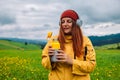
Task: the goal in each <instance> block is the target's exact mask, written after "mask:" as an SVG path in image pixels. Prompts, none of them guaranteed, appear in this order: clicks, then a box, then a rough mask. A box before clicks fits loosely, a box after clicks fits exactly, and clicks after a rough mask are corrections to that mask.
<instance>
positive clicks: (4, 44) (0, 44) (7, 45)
mask: <svg viewBox="0 0 120 80" xmlns="http://www.w3.org/2000/svg"><path fill="white" fill-rule="evenodd" d="M2 49H17V50H36V49H40V46H38V45H34V44H28V43H21V42H14V41H9V40H0V50H2Z"/></svg>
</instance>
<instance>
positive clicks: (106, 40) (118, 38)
mask: <svg viewBox="0 0 120 80" xmlns="http://www.w3.org/2000/svg"><path fill="white" fill-rule="evenodd" d="M89 38H90V40H91V41H92V43H93V45H94V46H101V45H106V44H113V43H120V33H118V34H112V35H106V36H89Z"/></svg>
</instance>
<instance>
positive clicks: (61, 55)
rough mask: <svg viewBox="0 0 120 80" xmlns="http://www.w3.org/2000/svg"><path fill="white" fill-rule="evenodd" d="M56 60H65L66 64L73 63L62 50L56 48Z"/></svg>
mask: <svg viewBox="0 0 120 80" xmlns="http://www.w3.org/2000/svg"><path fill="white" fill-rule="evenodd" d="M56 58H57V62H66V63H68V64H71V65H72V64H73V60H72V59H71V58H70V57H69V55H67V54H66V53H65V52H64V51H63V50H58V54H57V55H56Z"/></svg>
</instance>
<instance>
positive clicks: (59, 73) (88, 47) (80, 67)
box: [42, 10, 96, 80]
mask: <svg viewBox="0 0 120 80" xmlns="http://www.w3.org/2000/svg"><path fill="white" fill-rule="evenodd" d="M77 20H79V16H78V14H77V13H76V12H75V11H74V10H66V11H64V12H63V13H62V15H61V17H60V31H59V35H58V36H55V37H53V38H52V39H51V40H50V41H49V42H48V43H47V45H46V46H45V48H44V49H43V53H42V65H43V66H44V67H45V68H47V69H49V70H50V73H49V80H90V75H89V74H90V72H92V71H93V70H94V68H95V65H96V58H95V51H94V48H93V46H92V43H91V41H90V40H89V38H88V37H85V36H83V34H82V31H81V28H80V25H79V24H78V23H77ZM55 38H57V39H58V41H59V43H60V47H61V49H59V50H58V54H57V56H56V58H57V61H56V62H52V61H51V57H52V56H53V55H54V52H55V50H54V49H53V48H52V46H50V43H51V42H52V41H53V39H55Z"/></svg>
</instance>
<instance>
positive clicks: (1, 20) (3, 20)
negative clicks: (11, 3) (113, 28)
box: [0, 11, 16, 25]
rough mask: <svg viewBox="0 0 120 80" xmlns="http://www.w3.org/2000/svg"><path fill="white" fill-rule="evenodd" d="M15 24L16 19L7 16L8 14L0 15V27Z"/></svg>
mask: <svg viewBox="0 0 120 80" xmlns="http://www.w3.org/2000/svg"><path fill="white" fill-rule="evenodd" d="M15 22H16V19H15V17H13V16H12V15H9V14H8V13H6V12H4V11H2V13H0V24H1V25H5V24H14V23H15Z"/></svg>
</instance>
